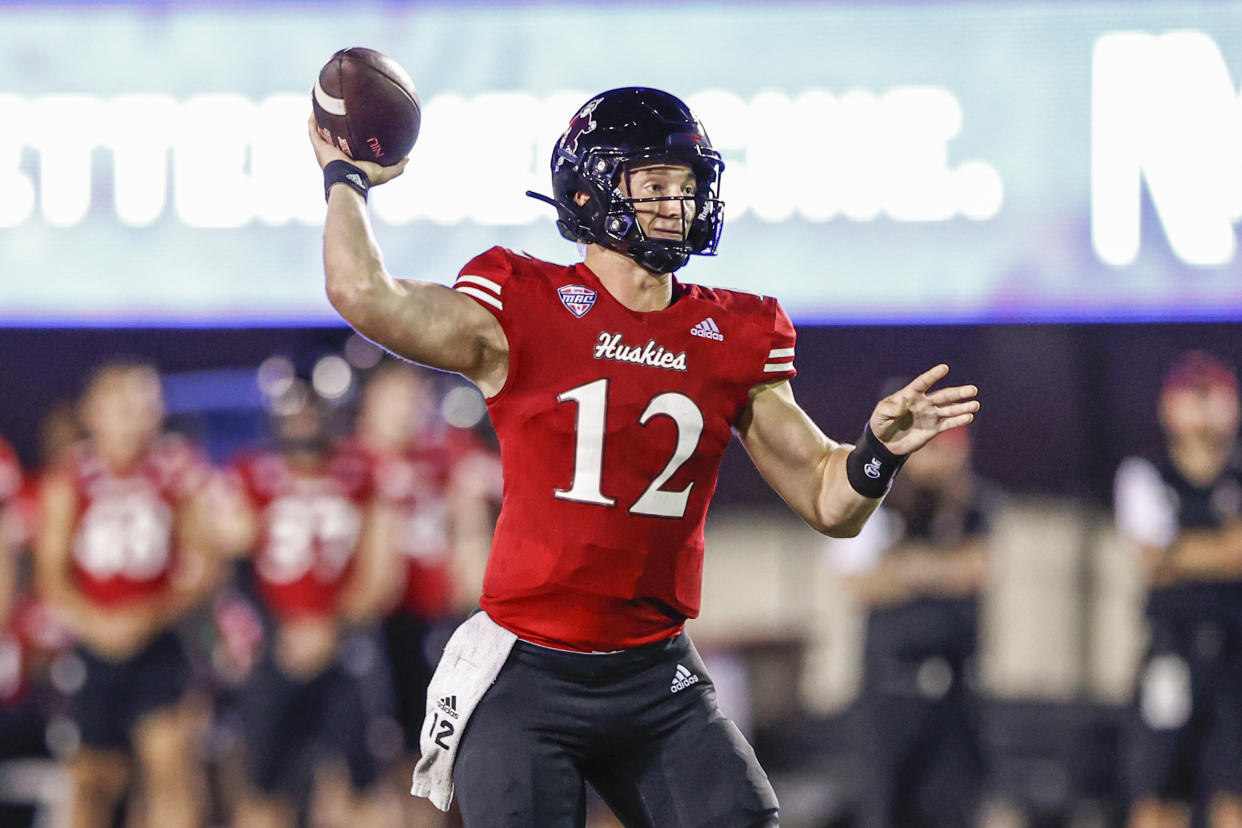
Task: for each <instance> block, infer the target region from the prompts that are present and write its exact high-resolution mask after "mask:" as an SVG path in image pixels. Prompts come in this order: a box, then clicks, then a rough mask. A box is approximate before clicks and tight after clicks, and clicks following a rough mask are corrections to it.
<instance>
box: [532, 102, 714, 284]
mask: <svg viewBox="0 0 1242 828" xmlns="http://www.w3.org/2000/svg"><path fill="white" fill-rule="evenodd" d="M662 160H670V161H674V162H679V163H685V164H688V165H689V166H690V167H691V169H692V170H693V171H694V175H695V179H696V182H697V184H696V191H695V195H694V207H695V211H694V218H693V219H692V220H691V223H690V227H689V230H688V232H687V233H686V238H685V239H684V240H676V239H655V238H648V237H647V236H646V235H645V234H644V233H643V231H642V228H641V227H640V226H639V223H638V221H637V220H636V219H637V216H636V214H635V212H634V203H635V202H636V201H664V200H669V199H674V198H680V196H662V197H660V198H658V199H653V198H646V199H634V198H629V197H626V196H625V195H623V193H622V190H621V177H622V175H623V174H624V173H625V172H626V171H628V170H630V169H632V168H633V166H634V165H635V162H641V161H662ZM723 170H724V161H722V160H721V158H720V153H718V152H716V151H715V150H714V149H712V144H711V141H710V140H708V138H707V133H706V132H705V131H704V130H703V125H702V124H701V123H699V119H698V118H696V117H695V116H694V113H693V112H691V111H690V108H689V107H688V106H686V105H685V103H683V102H682V101H681V100H680V99H678V98H676V97H674V96H673V95H670V94H668V93H667V92H661V91H660V90H658V89H650V88H647V87H642V86H628V87H625V88H622V89H613V90H610V91H608V92H604V93H602V94H600V95H596V96H595V97H594V98H592V99H591V100H589V101H587V102H586V104H585V105H584V106H583V107H582V108H581V109H579V110H578V114H577V115H575V116H574V119H573V120H572V121H570V123H569V128H568V129H566V130H565V132H564V134H563V135H561V138H560V140H559V141H557V142H556V147H555V148H554V149H553V150H552V196H553V197H552V198H548V197H547V196H542V195H539V194H537V193H532V192H528V193H527V195H529V196H532V197H534V198H538V199H540V200H542V201H546V202H548V203H550V204H552V205H553V206H555V207H556V208H557V212H558V214H559V217H558V219H557V222H556V224H557V227H559V228H560V231H561V235H562V236H564V237H565V238H567V239H569V240H570V241H579V240H584V241H588V242H594V243H595V244H599V245H602V246H604V247H607V248H610V249H612V250H616V251H617V252H619V253H623V254H625V255H626V256H629V257H630V258H632V259H633V260H634V261H636V262H638V263H639V264H640V265H642V266H643V267H645V268H647V269H648V270H650V271H651V272H653V273H671V272H672V271H674V270H676V269H677V268H679V267H681V266H682V265H684V264H685V263H686V260H687V259H689V258H690V254H692V253H698V254H702V255H704V256H712V255H715V253H716V245H717V244H718V243H719V242H720V230H721V228H722V226H723V208H724V202H723V201H721V200H720V198H719V193H720V173H721V171H723ZM577 193H585V194H586V195H587V196H588V198H587V200H586V202H585V203H584V204H581V205H579V204H578V203H577V202H576V200H575V196H576V194H577Z"/></svg>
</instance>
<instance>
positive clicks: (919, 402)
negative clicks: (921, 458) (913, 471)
mask: <svg viewBox="0 0 1242 828" xmlns="http://www.w3.org/2000/svg"><path fill="white" fill-rule="evenodd" d="M948 373H949V366H947V365H944V364H941V365H937V366H936V367H934V368H932V369H930V370H928V371H925V372H923V373H922V374H920V375H919V376H918V377H917V378H916V379H915V380H914V382H912V383H910V384H909V385H907V386H906V387H905V388H903V389H901V390H900V391H897V392H895V393H893V394H891V395H889V396H888V397H885V398H884V399H882V400H880V402H879V404H878V405H876V407H875V411H873V412H872V413H871V431H872V433H873V434H875V436H876V437H879V438H880V442H882V443H884V445H885V446H886V447H887V448H888V450H889V451H891V452H893V454H911V453H913V452H916V451H918V450H919V449H921V448H922V447H923V446H925V445H927V442H928V441H929V440H931V438H933V437H935V436H936V435H937V434H939V433H940V432H942V431H948V430H949V429H951V428H958V427H960V426H964V425H966V424H967V423H969V422H971V421H972V420H974V419H975V412H976V411H978V410H979V401H978V400H976V399H975V395H976V394H978V393H979V389H978V388H976V387H975V386H973V385H957V386H952V387H949V388H941V389H939V390H936V391H932V390H931V387H932V386H933V385H935V384H936V383H937V382H939V381H940V380H942V379H944V377H945V375H946V374H948Z"/></svg>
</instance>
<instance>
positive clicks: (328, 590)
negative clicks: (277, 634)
mask: <svg viewBox="0 0 1242 828" xmlns="http://www.w3.org/2000/svg"><path fill="white" fill-rule="evenodd" d="M235 469H236V472H237V474H238V476H239V477H240V479H241V483H242V485H243V486H244V488H245V491H246V493H247V495H248V496H249V497H250V500H251V503H252V504H253V505H254V507H255V509H256V510H257V511H258V513H259V523H260V536H259V540H258V546H257V548H256V550H255V555H254V571H255V576H256V578H257V580H258V583H259V590H260V592H261V593H262V595H263V599H264V601H266V603H267V605H268V607H269V608H270V609H271V610H272V612H273V613H274V614H275V615H276V616H277V617H279V618H288V617H291V616H295V615H332V614H334V613H335V612H336V605H337V597H338V595H339V593H340V590H341V587H342V586H343V585H344V583H345V580H346V578H347V577H348V576H349V572H350V568H351V565H352V564H353V560H354V554H355V552H356V551H357V547H358V537H359V534H360V532H361V529H362V520H363V512H364V509H365V505H366V503H367V501H368V499H369V497H370V484H369V480H368V474H367V467H366V464H365V463H364V462H363V461H362V458H360V457H358V456H356V455H351V454H349V453H342V454H339V455H336V456H334V457H333V458H332V459H331V460H329V461H328V462H327V463H325V464H324V466H323V470H322V471H321V472H319V473H316V474H306V473H300V472H296V471H294V470H293V469H292V468H291V467H290V466H289V464H288V463H287V462H286V461H285V458H284V457H283V456H282V455H280V454H278V453H276V452H261V453H259V454H255V455H252V456H249V457H246V458H243V459H242V460H241V461H239V462H238V463H237V464H236V465H235Z"/></svg>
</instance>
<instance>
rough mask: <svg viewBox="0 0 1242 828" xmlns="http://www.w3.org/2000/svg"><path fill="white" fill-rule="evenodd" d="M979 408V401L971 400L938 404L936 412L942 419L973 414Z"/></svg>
mask: <svg viewBox="0 0 1242 828" xmlns="http://www.w3.org/2000/svg"><path fill="white" fill-rule="evenodd" d="M978 410H979V401H978V400H971V401H970V402H963V403H958V404H957V405H945V406H938V407H937V408H936V414H937V415H939V417H940V419H942V420H944V419H952V418H954V417H957V416H959V415H961V414H973V413H974V412H976V411H978Z"/></svg>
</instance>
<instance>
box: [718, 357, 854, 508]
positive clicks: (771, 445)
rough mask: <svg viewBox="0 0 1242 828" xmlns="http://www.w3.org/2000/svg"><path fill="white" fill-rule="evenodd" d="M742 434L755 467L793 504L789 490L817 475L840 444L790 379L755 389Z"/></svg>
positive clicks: (745, 414) (739, 424) (746, 412)
mask: <svg viewBox="0 0 1242 828" xmlns="http://www.w3.org/2000/svg"><path fill="white" fill-rule="evenodd" d="M738 436H739V437H740V438H741V440H742V445H743V446H745V447H746V451H747V453H748V454H750V457H751V460H752V461H753V462H754V464H755V467H756V468H758V469H759V472H760V473H761V474H762V475H763V476H764V478H765V479H766V480H767V481H768V482H769V483H770V484H771V485H772V487H773V488H774V489H776V491H777V492H778V493H779V494H781V495H782V496H783V497H784V498H785V499H786V500H789V501H790V502H791V503H792V502H793V501H792V500H791V495H792V492H790V491H787V490H788V489H790V488H793V487H798V488H802V486H801V484H802V483H803V482H805V481H807V480H810V479H812V478H815V477H817V476H818V470H819V466H820V464H821V463H822V462H823V460H824V458H825V457H826V456H827V454H828V452H830V451H831V450H832V449H833V448H834V447H836V445H837V444H836V443H834V442H833V441H832V440H830V439H828V437H827V436H826V435H825V434H824V433H823V432H822V431H820V430H819V427H818V426H816V425H815V423H814V422H812V420H811V418H810V417H809V416H807V414H806V412H805V411H803V410H802V408H801V406H799V405H798V403H797V402H796V401H795V400H794V395H793V388H792V387H791V386H790V384H789V382H788V381H787V380H781V381H779V382H775V383H768V384H764V385H758V386H755V388H754V389H752V390H751V393H750V401H749V404H748V405H747V407H746V410H745V411H744V412H743V415H742V417H741V419H740V421H739V423H738Z"/></svg>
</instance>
